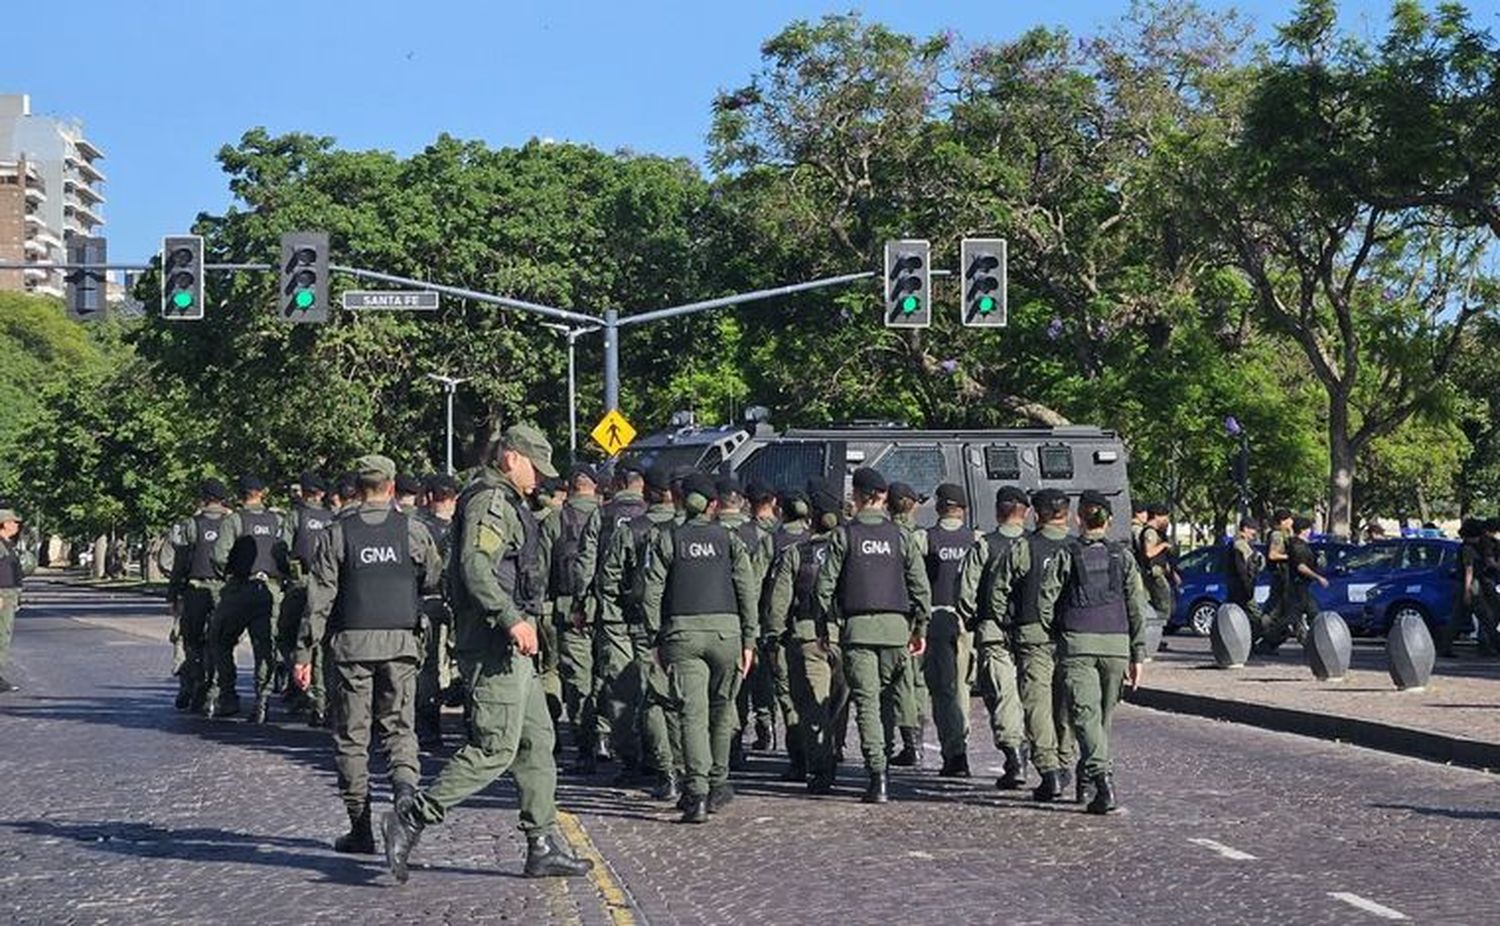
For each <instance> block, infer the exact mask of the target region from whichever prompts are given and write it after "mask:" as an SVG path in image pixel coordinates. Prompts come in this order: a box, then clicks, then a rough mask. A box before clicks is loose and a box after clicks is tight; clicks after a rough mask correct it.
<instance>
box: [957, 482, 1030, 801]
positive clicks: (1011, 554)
mask: <svg viewBox="0 0 1500 926" xmlns="http://www.w3.org/2000/svg"><path fill="white" fill-rule="evenodd" d="M1030 507H1031V506H1030V504H1029V502H1028V500H1027V498H1026V493H1025V492H1023V491H1021V490H1020V489H1018V488H1016V487H1015V486H1002V487H1001V488H1000V490H999V491H998V492H996V493H995V521H996V523H997V524H998V525H999V526H998V527H997V528H995V530H993V531H991V532H990V533H988V534H985V535H984V536H983V537H981V538H980V539H979V542H978V543H976V544H974V546H973V547H972V548H971V549H970V550H969V553H968V556H967V558H965V560H964V563H963V568H962V571H961V574H960V577H959V592H958V603H957V609H958V616H959V618H960V619H961V620H962V621H963V622H964V626H965V627H967V628H970V629H971V630H972V632H973V635H974V651H975V673H976V676H977V678H978V681H979V693H980V696H981V697H982V698H983V699H984V706H985V710H986V711H987V712H988V714H989V718H990V733H991V734H992V735H993V736H994V738H995V746H996V747H998V748H999V750H1000V753H1001V755H1003V756H1004V757H1005V765H1004V768H1003V769H1002V770H1001V775H1000V777H999V778H998V779H997V780H996V781H995V787H997V788H999V789H1001V790H1002V791H1014V790H1017V789H1019V788H1023V787H1025V786H1026V759H1027V755H1028V752H1029V750H1028V749H1027V745H1026V725H1025V718H1024V715H1023V714H1022V711H1021V692H1020V680H1019V679H1018V677H1017V673H1016V660H1015V656H1014V655H1013V653H1012V652H1011V649H1012V646H1013V643H1012V641H1011V635H1012V634H1013V633H1015V631H1016V607H1015V600H1016V596H1015V595H1013V591H1014V588H1015V585H1016V582H1015V577H1016V576H1024V575H1025V574H1026V573H1027V571H1028V570H1029V569H1030V568H1031V559H1030V556H1029V555H1028V554H1029V553H1030V550H1031V547H1030V544H1028V543H1027V541H1026V515H1027V513H1028V512H1029V511H1030Z"/></svg>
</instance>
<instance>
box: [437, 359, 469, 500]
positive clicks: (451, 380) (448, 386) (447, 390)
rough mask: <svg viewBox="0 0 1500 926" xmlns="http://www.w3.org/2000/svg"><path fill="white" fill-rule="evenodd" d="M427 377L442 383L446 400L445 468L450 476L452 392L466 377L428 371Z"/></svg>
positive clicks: (451, 457) (451, 472) (451, 467)
mask: <svg viewBox="0 0 1500 926" xmlns="http://www.w3.org/2000/svg"><path fill="white" fill-rule="evenodd" d="M427 378H428V379H431V380H436V381H437V382H440V383H442V384H443V398H444V399H445V400H446V405H447V416H448V454H447V460H446V463H445V469H446V470H447V472H448V475H450V476H451V475H453V393H454V392H456V391H457V390H458V384H459V383H466V382H468V379H467V378H464V379H460V378H458V377H454V376H449V375H448V374H446V373H428V374H427Z"/></svg>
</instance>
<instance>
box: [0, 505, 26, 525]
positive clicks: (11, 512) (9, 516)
mask: <svg viewBox="0 0 1500 926" xmlns="http://www.w3.org/2000/svg"><path fill="white" fill-rule="evenodd" d="M20 520H21V516H20V515H18V514H16V510H15V509H14V508H0V524H4V523H5V522H6V521H17V522H19V521H20Z"/></svg>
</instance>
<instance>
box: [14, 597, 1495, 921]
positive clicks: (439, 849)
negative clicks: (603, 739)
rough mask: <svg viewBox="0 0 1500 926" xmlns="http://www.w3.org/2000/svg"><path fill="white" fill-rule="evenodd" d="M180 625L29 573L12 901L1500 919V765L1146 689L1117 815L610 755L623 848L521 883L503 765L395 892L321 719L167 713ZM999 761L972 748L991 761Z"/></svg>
mask: <svg viewBox="0 0 1500 926" xmlns="http://www.w3.org/2000/svg"><path fill="white" fill-rule="evenodd" d="M162 624H163V622H162V617H161V607H160V605H159V604H157V603H155V602H151V601H148V600H144V599H139V598H132V597H128V596H123V595H119V596H113V597H111V596H106V595H102V594H100V593H97V592H89V591H84V590H80V589H69V588H65V587H62V586H58V585H55V584H51V583H46V584H40V585H35V586H33V590H32V591H31V592H29V593H28V604H27V606H26V609H25V610H24V611H23V612H22V616H21V618H20V620H19V622H18V628H17V635H16V645H15V652H14V656H15V659H14V662H15V666H14V671H13V672H10V673H7V674H8V675H12V676H14V677H15V678H16V679H17V680H18V681H19V682H21V683H22V684H23V685H24V689H23V690H22V691H21V692H19V693H17V694H14V695H8V696H4V697H3V700H0V781H4V782H6V783H8V786H7V787H5V788H3V789H0V922H12V921H13V922H17V923H72V922H77V923H94V922H107V923H129V924H138V923H158V922H160V923H220V922H225V921H234V922H242V923H288V922H299V923H300V922H327V921H333V920H344V921H348V920H350V919H351V918H353V919H356V920H358V921H360V922H362V923H372V924H373V923H386V922H402V923H423V922H435V923H471V922H477V923H486V922H524V923H544V922H555V923H609V922H615V923H630V922H637V923H641V922H646V923H657V924H666V923H736V922H743V923H755V924H758V926H767V924H781V923H808V922H838V923H840V924H863V923H870V924H876V923H906V922H938V921H943V922H951V923H981V922H985V923H1014V924H1031V923H1037V924H1043V923H1045V924H1074V923H1077V924H1084V923H1089V924H1095V923H1104V922H1128V923H1130V924H1132V926H1135V924H1157V923H1162V924H1178V923H1192V924H1219V923H1225V924H1239V923H1246V924H1260V923H1265V924H1284V923H1298V924H1301V923H1329V924H1344V923H1348V924H1361V923H1376V924H1378V923H1381V922H1389V921H1391V920H1392V919H1393V918H1395V917H1406V918H1408V919H1409V920H1410V921H1414V922H1423V923H1444V924H1470V923H1472V924H1488V923H1494V922H1497V921H1500V912H1496V911H1495V910H1494V909H1492V908H1495V907H1496V906H1497V905H1500V886H1497V885H1500V877H1497V875H1500V860H1497V858H1496V853H1495V852H1494V846H1495V844H1496V840H1497V838H1500V794H1497V793H1496V787H1495V786H1496V780H1495V779H1494V778H1493V777H1492V776H1489V775H1485V774H1482V773H1478V772H1470V771H1465V770H1461V769H1452V768H1445V767H1442V766H1437V765H1432V764H1429V763H1424V762H1420V761H1417V760H1409V759H1401V758H1396V757H1392V756H1387V755H1383V754H1380V753H1374V752H1368V751H1364V750H1359V749H1354V748H1351V747H1346V746H1340V745H1336V744H1329V743H1323V742H1318V741H1313V740H1306V739H1301V738H1298V737H1293V736H1286V735H1281V734H1273V733H1267V732H1263V731H1259V730H1254V729H1250V728H1245V727H1238V726H1232V725H1228V724H1218V723H1213V722H1209V721H1202V720H1197V719H1193V718H1186V717H1178V716H1172V715H1164V714H1157V713H1154V712H1150V711H1146V710H1142V709H1136V708H1126V709H1125V710H1124V711H1123V712H1122V714H1121V717H1120V719H1119V722H1118V725H1117V741H1118V747H1119V754H1120V755H1119V760H1120V769H1119V772H1118V774H1117V779H1118V784H1119V788H1120V791H1121V794H1122V797H1123V799H1124V801H1125V802H1126V804H1127V805H1128V813H1127V814H1125V815H1122V816H1119V817H1113V818H1108V819H1096V818H1091V817H1087V816H1085V815H1083V814H1082V813H1080V812H1078V809H1077V808H1075V807H1072V806H1055V807H1038V806H1035V805H1033V804H1031V803H1030V802H1029V801H1026V800H1024V799H1022V798H1021V797H1018V796H1012V795H1003V794H1001V793H999V792H996V791H994V790H993V789H991V788H989V787H987V785H988V782H989V778H988V775H987V776H986V777H985V778H979V779H975V780H973V781H972V782H964V783H953V782H946V781H941V780H939V779H937V778H936V777H935V776H934V775H933V773H932V772H931V771H930V770H928V771H926V772H924V773H921V774H914V773H907V774H905V775H901V776H899V777H898V779H897V780H896V783H895V786H894V795H895V798H896V801H895V802H894V803H892V804H891V805H889V806H887V807H882V808H872V807H866V806H864V805H861V804H859V803H858V800H857V793H858V792H857V788H858V785H859V781H858V778H859V776H858V775H857V773H855V772H854V771H846V773H845V775H844V777H843V779H842V781H841V784H842V786H843V787H842V792H841V793H840V794H839V795H837V796H835V797H833V798H827V799H823V800H818V801H814V800H810V799H808V798H806V797H805V796H804V795H802V794H800V793H799V792H798V791H797V790H795V789H793V788H792V787H791V786H788V785H784V784H781V783H780V782H778V781H776V780H775V778H774V772H775V771H777V770H778V769H777V766H776V764H775V761H774V760H773V759H772V758H771V757H759V758H757V759H755V760H754V762H753V765H752V769H751V772H750V773H749V774H748V775H746V776H745V777H744V778H743V779H742V781H741V784H740V790H741V797H740V799H738V800H737V801H736V802H735V803H734V804H733V805H732V806H731V807H730V808H728V809H727V810H726V811H725V812H724V813H722V814H720V815H719V816H717V817H716V818H715V820H714V822H713V824H711V825H709V826H705V827H681V826H677V825H675V824H673V823H672V822H671V820H672V818H673V817H674V816H675V815H674V814H673V813H671V812H668V811H667V810H665V809H664V808H659V807H657V806H654V805H652V804H650V803H648V802H646V801H644V800H643V799H642V798H641V797H640V796H639V795H638V794H635V793H633V792H629V791H624V790H619V789H614V788H610V787H608V786H607V785H606V784H605V782H606V781H607V775H601V776H600V777H599V778H597V779H595V781H594V782H581V781H578V780H576V779H574V780H570V781H568V782H567V784H566V785H565V787H564V789H563V794H562V802H563V804H564V805H565V807H566V808H567V809H569V810H570V811H572V812H573V814H574V815H573V816H570V817H569V819H568V824H569V825H568V827H567V829H568V836H569V838H570V839H571V840H573V841H574V842H575V844H576V845H578V846H579V847H580V848H581V849H582V850H584V851H587V852H597V853H598V854H599V856H600V857H601V858H602V859H603V860H605V861H606V862H607V863H608V864H607V866H605V867H604V868H603V870H602V873H601V876H600V877H599V878H598V879H596V880H594V881H580V882H570V883H563V882H550V883H544V884H538V883H536V882H529V881H525V880H522V879H520V878H518V877H516V874H517V871H518V869H519V860H520V857H521V854H522V848H523V847H522V843H521V840H520V838H519V836H518V834H517V833H516V832H515V830H514V823H515V814H514V799H513V794H512V792H511V790H510V789H509V787H508V785H506V784H505V783H503V782H502V783H501V784H500V785H497V786H496V787H495V789H494V790H493V791H492V792H491V793H489V794H486V795H484V796H483V797H482V798H481V799H480V800H477V801H476V802H474V804H473V805H472V806H471V807H469V808H466V809H464V810H462V811H460V812H458V813H455V815H454V816H453V817H452V818H451V819H450V822H449V823H448V824H446V825H444V826H442V827H435V828H432V829H430V830H429V831H428V833H427V834H426V835H425V836H424V839H423V842H422V845H421V847H420V848H419V849H418V852H417V856H418V859H419V860H420V862H421V863H422V864H423V865H425V866H426V867H425V868H421V869H419V870H417V871H416V872H414V874H413V876H412V880H411V883H410V884H408V885H406V886H405V887H396V886H395V885H394V884H393V883H392V882H391V880H390V878H389V877H388V875H386V874H385V873H384V871H383V869H382V868H381V866H380V865H378V864H376V863H375V862H373V861H370V862H365V861H361V860H355V859H350V858H346V857H342V856H338V855H336V854H334V853H333V852H332V851H331V850H329V849H328V848H327V844H328V841H329V840H330V839H331V838H332V836H334V835H336V834H337V833H338V832H339V831H340V828H341V826H342V824H343V822H344V821H343V813H342V810H341V808H340V806H339V804H338V801H337V798H336V796H335V794H334V791H333V780H332V764H331V761H330V750H329V746H328V743H327V740H326V735H325V734H322V733H319V732H317V731H311V730H307V729H305V728H302V727H298V726H295V725H284V726H283V725H272V726H270V727H266V728H256V727H252V726H250V725H248V724H244V723H241V722H238V721H232V720H231V721H219V722H209V721H206V720H202V719H199V718H193V717H187V716H183V715H181V714H178V713H176V712H174V711H173V710H172V709H171V705H170V700H171V696H172V694H173V691H174V688H173V686H172V684H171V683H170V680H169V679H167V677H166V676H167V672H168V670H169V667H170V666H169V660H170V651H169V650H168V649H167V647H166V646H165V645H164V644H163V643H162V642H160V633H161V627H162ZM1497 709H1500V702H1497ZM975 742H976V744H978V743H981V742H982V738H981V737H978V736H976V737H975ZM997 765H998V756H997V755H996V754H995V753H994V751H993V750H992V749H989V748H984V749H979V748H978V746H976V754H975V766H976V771H977V770H978V769H980V768H985V769H991V768H994V767H995V766H997ZM431 770H432V769H431V768H429V769H428V771H429V772H430V771H431Z"/></svg>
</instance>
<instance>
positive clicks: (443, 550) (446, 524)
mask: <svg viewBox="0 0 1500 926" xmlns="http://www.w3.org/2000/svg"><path fill="white" fill-rule="evenodd" d="M418 518H419V519H420V520H421V522H422V526H423V527H425V528H427V533H429V534H431V535H432V544H433V546H435V547H437V551H438V556H439V557H441V558H443V559H445V560H446V559H447V558H448V541H449V540H450V539H451V538H452V536H453V520H452V519H451V518H440V517H438V516H437V515H435V514H433V513H432V512H431V511H426V510H424V511H422V512H421V514H419V515H418Z"/></svg>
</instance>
